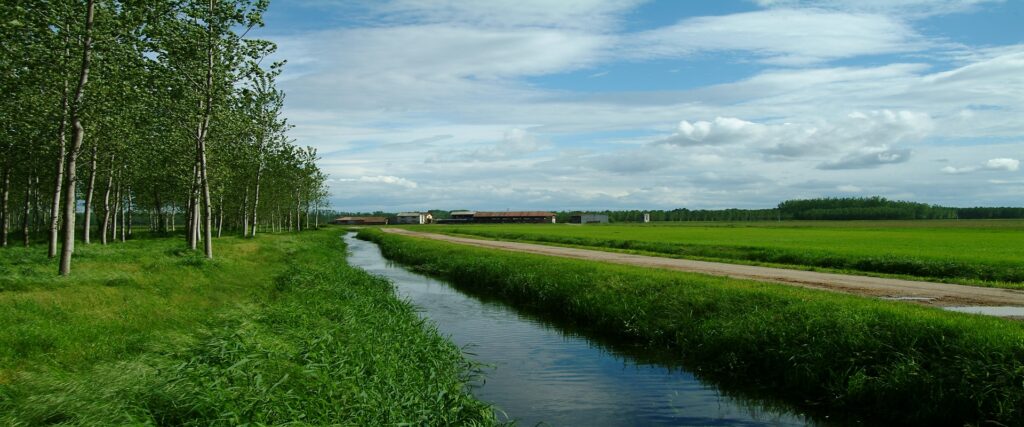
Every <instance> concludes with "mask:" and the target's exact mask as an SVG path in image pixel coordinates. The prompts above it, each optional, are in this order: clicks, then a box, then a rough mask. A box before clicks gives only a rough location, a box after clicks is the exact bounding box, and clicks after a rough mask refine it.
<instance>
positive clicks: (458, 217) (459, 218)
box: [437, 211, 476, 224]
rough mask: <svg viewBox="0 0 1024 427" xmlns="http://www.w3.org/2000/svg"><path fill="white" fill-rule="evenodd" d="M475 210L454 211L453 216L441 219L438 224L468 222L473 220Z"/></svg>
mask: <svg viewBox="0 0 1024 427" xmlns="http://www.w3.org/2000/svg"><path fill="white" fill-rule="evenodd" d="M475 214H476V212H474V211H452V213H451V218H448V219H439V220H437V223H438V224H467V223H471V222H473V215H475Z"/></svg>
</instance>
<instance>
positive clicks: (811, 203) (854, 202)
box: [321, 196, 1024, 223]
mask: <svg viewBox="0 0 1024 427" xmlns="http://www.w3.org/2000/svg"><path fill="white" fill-rule="evenodd" d="M428 212H430V213H431V215H433V216H434V219H435V220H438V219H446V218H450V217H451V211H446V210H438V209H431V210H429V211H428ZM581 212H582V211H558V212H555V214H556V215H557V221H558V222H559V223H567V222H569V218H570V217H572V216H573V215H576V214H579V213H581ZM586 212H587V213H597V214H604V215H608V220H609V221H610V222H642V221H643V220H644V214H645V213H646V214H650V215H651V221H782V220H840V221H842V220H885V219H890V220H892V219H897V220H898V219H1021V218H1024V208H1010V207H991V208H986V207H974V208H952V207H946V206H939V205H929V204H927V203H917V202H906V201H901V200H889V199H886V198H884V197H877V196H876V197H843V198H832V197H829V198H820V199H802V200H787V201H785V202H782V203H779V205H778V207H776V208H771V209H692V210H691V209H686V208H680V209H672V210H647V211H644V210H621V211H619V210H604V211H586ZM321 215H323V216H324V217H339V216H381V217H386V218H389V219H390V220H391V221H394V220H395V218H396V215H397V213H395V212H383V211H375V212H342V211H321Z"/></svg>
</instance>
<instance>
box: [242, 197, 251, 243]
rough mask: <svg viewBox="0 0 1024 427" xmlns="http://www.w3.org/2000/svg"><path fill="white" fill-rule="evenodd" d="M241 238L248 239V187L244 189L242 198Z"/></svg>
mask: <svg viewBox="0 0 1024 427" xmlns="http://www.w3.org/2000/svg"><path fill="white" fill-rule="evenodd" d="M241 219H242V237H249V186H246V187H245V195H244V196H242V218H241Z"/></svg>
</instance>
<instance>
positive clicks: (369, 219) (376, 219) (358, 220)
mask: <svg viewBox="0 0 1024 427" xmlns="http://www.w3.org/2000/svg"><path fill="white" fill-rule="evenodd" d="M331 224H341V225H387V224H388V219H387V218H385V217H382V216H342V217H338V218H335V219H334V220H333V221H331Z"/></svg>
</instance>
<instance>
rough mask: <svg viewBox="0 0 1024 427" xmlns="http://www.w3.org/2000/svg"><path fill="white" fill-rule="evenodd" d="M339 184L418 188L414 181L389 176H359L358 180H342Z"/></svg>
mask: <svg viewBox="0 0 1024 427" xmlns="http://www.w3.org/2000/svg"><path fill="white" fill-rule="evenodd" d="M338 181H339V182H359V183H364V184H386V185H394V186H398V187H404V188H408V189H413V188H416V187H419V184H417V183H416V182H415V181H411V180H408V179H405V178H400V177H397V176H390V175H378V176H361V177H359V178H342V179H339V180H338Z"/></svg>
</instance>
